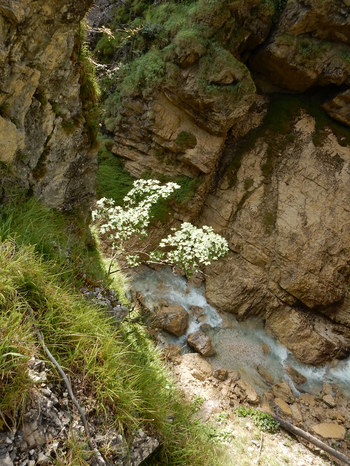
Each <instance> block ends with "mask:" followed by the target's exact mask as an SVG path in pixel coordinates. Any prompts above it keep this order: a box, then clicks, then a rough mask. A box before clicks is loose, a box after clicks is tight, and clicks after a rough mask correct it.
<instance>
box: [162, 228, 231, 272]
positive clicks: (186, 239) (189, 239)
mask: <svg viewBox="0 0 350 466" xmlns="http://www.w3.org/2000/svg"><path fill="white" fill-rule="evenodd" d="M173 230H175V229H173ZM159 246H160V247H161V248H168V247H170V248H171V250H170V251H168V252H166V253H164V260H165V261H166V262H168V263H171V264H176V265H178V266H179V267H181V268H182V269H183V270H184V271H185V273H186V274H191V273H193V272H194V271H195V272H196V271H198V270H199V265H200V264H204V265H209V264H210V263H211V261H212V260H217V259H219V258H220V257H223V256H224V255H225V254H227V252H228V244H227V241H226V239H225V238H223V237H222V236H220V235H218V234H216V233H214V231H213V229H212V228H211V227H208V226H203V227H202V228H197V227H195V226H194V225H192V224H191V223H188V222H184V223H183V224H182V225H181V228H180V230H177V231H175V233H173V234H171V235H169V236H168V237H167V238H164V239H162V240H161V242H160V243H159Z"/></svg>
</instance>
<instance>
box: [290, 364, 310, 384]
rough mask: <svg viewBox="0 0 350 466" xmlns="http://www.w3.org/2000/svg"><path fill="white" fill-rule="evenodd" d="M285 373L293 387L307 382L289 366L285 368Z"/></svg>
mask: <svg viewBox="0 0 350 466" xmlns="http://www.w3.org/2000/svg"><path fill="white" fill-rule="evenodd" d="M286 372H287V374H288V375H289V377H290V378H291V379H292V380H293V382H294V383H295V385H303V384H304V383H305V382H306V381H307V379H306V377H305V376H303V374H300V372H298V371H297V370H296V369H294V368H293V367H291V366H288V367H287V368H286Z"/></svg>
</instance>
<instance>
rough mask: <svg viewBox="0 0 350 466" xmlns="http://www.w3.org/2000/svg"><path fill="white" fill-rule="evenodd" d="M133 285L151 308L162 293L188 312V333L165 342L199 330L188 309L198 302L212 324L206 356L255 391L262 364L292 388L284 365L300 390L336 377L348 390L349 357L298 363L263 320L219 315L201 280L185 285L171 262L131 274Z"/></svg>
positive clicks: (262, 385)
mask: <svg viewBox="0 0 350 466" xmlns="http://www.w3.org/2000/svg"><path fill="white" fill-rule="evenodd" d="M132 288H133V289H134V290H135V291H137V292H139V293H141V294H142V296H143V297H144V300H145V304H146V305H147V307H148V308H149V309H151V310H152V309H154V308H157V307H159V301H160V299H165V300H166V301H168V303H169V304H180V305H181V306H183V307H184V308H185V309H186V311H187V312H189V314H190V320H189V326H188V329H187V333H186V335H184V336H181V337H174V336H170V335H167V334H164V336H165V338H166V341H167V342H168V343H177V344H179V345H181V346H183V345H184V344H185V343H186V336H187V335H188V334H189V333H192V332H195V331H196V330H198V329H199V327H200V325H201V323H198V322H197V320H196V316H194V315H192V313H191V312H190V307H191V306H200V307H202V308H203V310H204V313H205V317H206V319H205V322H206V323H208V324H209V325H210V326H211V327H212V330H211V331H210V332H209V334H208V335H209V336H210V337H211V339H212V343H213V346H214V348H215V350H216V355H215V356H213V357H211V358H210V360H211V363H212V365H213V367H214V368H222V367H224V368H226V369H235V370H238V371H239V372H240V373H241V374H242V376H243V377H244V378H246V380H248V381H250V383H252V385H253V386H254V387H255V388H256V390H257V391H258V392H259V393H262V392H263V391H265V390H266V389H267V388H268V386H267V385H266V383H265V382H264V380H263V379H262V378H261V376H260V374H259V373H258V372H257V366H261V367H262V368H264V369H265V370H266V371H267V372H268V373H269V374H270V375H271V376H272V377H273V378H274V380H275V382H276V383H277V382H280V381H281V380H287V381H288V382H289V384H290V385H291V387H292V389H293V390H294V392H295V393H298V389H297V388H296V387H295V386H294V384H293V381H292V380H291V379H290V377H289V376H288V374H287V373H286V371H285V369H286V368H287V367H288V366H290V367H292V368H294V369H296V370H297V371H298V372H300V373H301V374H302V375H304V376H305V377H306V378H307V382H306V383H305V384H304V385H303V386H302V387H301V389H302V390H304V391H308V392H311V393H318V392H319V391H320V389H321V387H322V384H323V383H324V382H328V383H336V384H337V385H338V386H339V387H340V388H341V389H342V391H343V392H344V393H345V394H346V395H347V396H350V358H348V359H345V360H343V361H340V362H339V363H338V364H337V365H336V366H335V367H328V366H323V367H312V366H308V365H305V364H302V363H301V362H299V361H297V360H296V359H295V358H294V357H293V356H292V354H291V353H290V352H289V351H288V350H287V349H286V348H285V347H284V346H282V345H281V344H280V343H278V341H277V340H276V339H275V338H273V337H272V335H270V334H268V333H267V332H266V331H265V330H264V326H263V323H262V321H261V320H259V319H248V320H246V321H243V322H239V321H237V319H236V318H235V317H234V316H233V315H230V314H225V315H222V316H221V315H219V313H218V312H217V311H216V310H215V309H214V308H213V307H212V306H210V305H209V304H208V302H207V300H206V298H205V289H204V285H202V286H200V287H193V286H189V285H188V284H187V282H186V279H185V278H183V277H179V276H177V275H174V274H173V273H172V272H171V269H170V268H163V269H161V270H157V271H155V270H151V269H149V268H144V269H143V271H142V272H141V273H140V274H138V275H137V276H136V277H135V279H134V280H133V282H132ZM266 345H267V346H266ZM263 346H265V349H266V348H267V347H268V348H269V352H268V353H266V354H265V353H264V351H263ZM299 388H300V387H299Z"/></svg>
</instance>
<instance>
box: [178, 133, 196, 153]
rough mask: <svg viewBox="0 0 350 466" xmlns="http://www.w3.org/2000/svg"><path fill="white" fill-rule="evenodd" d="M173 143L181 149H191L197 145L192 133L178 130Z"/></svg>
mask: <svg viewBox="0 0 350 466" xmlns="http://www.w3.org/2000/svg"><path fill="white" fill-rule="evenodd" d="M175 143H176V144H177V145H178V146H179V148H181V149H182V150H186V149H193V148H194V147H196V145H197V138H196V136H195V135H194V134H192V133H188V132H187V131H180V133H179V134H178V135H177V138H176V139H175Z"/></svg>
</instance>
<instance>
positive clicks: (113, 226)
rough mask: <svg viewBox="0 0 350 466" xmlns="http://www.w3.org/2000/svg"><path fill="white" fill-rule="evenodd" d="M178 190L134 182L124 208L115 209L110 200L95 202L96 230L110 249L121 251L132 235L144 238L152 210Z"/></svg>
mask: <svg viewBox="0 0 350 466" xmlns="http://www.w3.org/2000/svg"><path fill="white" fill-rule="evenodd" d="M179 188H180V186H179V185H178V184H176V183H167V184H165V185H161V184H160V182H159V181H158V180H136V181H135V182H134V185H133V188H132V189H131V191H129V193H128V194H127V195H126V196H125V197H124V199H123V202H124V207H121V206H118V205H116V203H115V201H114V200H113V199H106V198H102V199H100V200H99V201H97V209H96V210H95V211H94V212H93V213H92V218H93V220H94V221H95V220H96V219H98V220H99V221H100V225H99V230H100V232H101V233H102V234H107V235H108V236H109V238H110V239H112V240H113V247H114V248H121V247H122V244H123V242H124V241H127V240H128V239H130V238H131V237H132V236H133V235H134V234H137V235H140V236H146V234H147V232H146V230H147V227H148V225H149V223H150V221H151V208H152V206H153V205H155V204H156V203H157V202H158V201H159V199H166V198H168V197H169V196H170V194H172V193H173V192H174V191H175V189H179Z"/></svg>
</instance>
